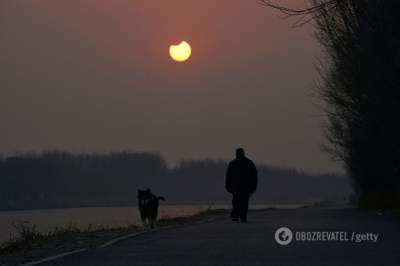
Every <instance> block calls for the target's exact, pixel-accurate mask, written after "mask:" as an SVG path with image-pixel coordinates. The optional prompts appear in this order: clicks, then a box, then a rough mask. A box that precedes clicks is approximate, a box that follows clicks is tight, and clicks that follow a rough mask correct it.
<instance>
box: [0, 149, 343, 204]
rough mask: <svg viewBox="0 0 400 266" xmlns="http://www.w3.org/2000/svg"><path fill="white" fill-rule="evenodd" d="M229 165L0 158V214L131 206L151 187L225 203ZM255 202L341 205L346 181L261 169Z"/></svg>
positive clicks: (137, 156) (109, 157) (138, 156)
mask: <svg viewBox="0 0 400 266" xmlns="http://www.w3.org/2000/svg"><path fill="white" fill-rule="evenodd" d="M226 166H227V162H225V161H216V160H200V161H182V162H181V163H180V164H178V165H177V166H176V167H168V165H167V163H166V161H165V160H164V159H163V158H162V157H161V156H160V155H159V154H151V153H133V152H117V153H110V154H77V155H76V154H70V153H65V152H46V153H41V154H24V155H18V156H12V157H7V158H3V159H0V209H1V210H16V209H42V208H66V207H82V206H124V205H135V204H136V202H137V200H136V191H137V189H139V188H148V187H149V188H151V189H152V190H153V191H154V192H155V193H156V194H159V195H163V196H165V197H166V198H167V200H168V202H169V203H170V204H173V203H203V204H211V203H212V204H215V203H227V202H228V201H229V200H230V197H229V195H228V194H227V193H226V192H225V191H224V175H225V170H226ZM258 168H259V175H260V177H259V189H258V192H257V195H256V197H255V200H256V201H259V202H275V203H299V202H309V201H321V200H343V199H344V197H347V196H349V194H350V188H349V185H348V184H347V179H346V178H344V177H342V176H336V175H310V174H307V173H302V172H299V171H296V170H293V169H280V168H273V167H269V166H265V165H259V166H258Z"/></svg>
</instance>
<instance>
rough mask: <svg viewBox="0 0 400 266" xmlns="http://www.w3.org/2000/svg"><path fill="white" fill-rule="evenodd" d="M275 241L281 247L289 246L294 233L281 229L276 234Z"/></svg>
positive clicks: (285, 228) (287, 229)
mask: <svg viewBox="0 0 400 266" xmlns="http://www.w3.org/2000/svg"><path fill="white" fill-rule="evenodd" d="M275 240H276V242H278V244H279V245H282V246H286V245H289V244H290V242H292V240H293V233H292V230H290V229H289V228H287V227H281V228H279V229H278V230H276V232H275Z"/></svg>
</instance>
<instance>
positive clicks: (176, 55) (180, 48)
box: [169, 41, 192, 62]
mask: <svg viewBox="0 0 400 266" xmlns="http://www.w3.org/2000/svg"><path fill="white" fill-rule="evenodd" d="M169 54H170V56H171V58H172V59H173V60H175V61H177V62H184V61H186V60H188V59H189V58H190V56H191V55H192V47H190V44H189V43H187V42H185V41H183V42H181V43H180V44H178V45H170V47H169Z"/></svg>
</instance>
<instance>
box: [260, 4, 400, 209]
mask: <svg viewBox="0 0 400 266" xmlns="http://www.w3.org/2000/svg"><path fill="white" fill-rule="evenodd" d="M262 3H263V4H264V5H266V6H268V7H272V8H275V9H277V10H279V11H280V12H283V13H284V14H286V15H287V16H291V17H298V20H297V22H296V23H295V24H296V25H303V24H304V23H308V22H313V23H315V26H316V32H317V34H316V35H317V38H318V41H319V42H320V44H321V46H322V47H323V50H324V52H325V56H324V60H323V64H322V65H321V67H320V73H321V81H322V82H321V83H320V84H319V85H318V88H317V91H318V94H319V96H320V97H321V98H322V99H323V100H324V101H325V103H326V105H327V109H326V110H325V111H326V115H327V118H328V119H327V127H326V133H327V140H328V141H329V144H330V145H329V146H328V151H329V152H330V153H331V154H333V155H335V156H336V157H337V158H340V159H341V160H342V161H343V162H344V163H345V165H346V168H347V170H348V172H349V175H350V176H351V178H352V181H353V183H354V185H355V187H356V188H357V190H358V191H359V193H360V195H359V196H360V204H361V205H362V206H365V207H392V206H394V205H397V204H399V202H400V196H399V194H400V193H399V192H400V168H399V167H400V138H399V136H400V123H399V118H400V88H399V86H400V77H399V75H398V73H399V71H400V28H399V27H398V25H400V18H399V16H398V14H397V11H398V10H399V8H400V1H397V0H310V1H309V2H308V6H306V7H304V8H303V9H299V10H297V9H291V8H288V7H284V6H280V5H277V4H275V3H273V2H272V1H267V0H263V1H262Z"/></svg>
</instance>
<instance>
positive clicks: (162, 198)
mask: <svg viewBox="0 0 400 266" xmlns="http://www.w3.org/2000/svg"><path fill="white" fill-rule="evenodd" d="M157 199H158V200H162V201H165V198H164V197H157Z"/></svg>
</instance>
